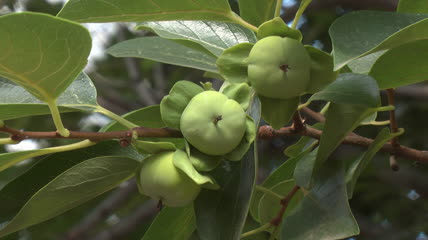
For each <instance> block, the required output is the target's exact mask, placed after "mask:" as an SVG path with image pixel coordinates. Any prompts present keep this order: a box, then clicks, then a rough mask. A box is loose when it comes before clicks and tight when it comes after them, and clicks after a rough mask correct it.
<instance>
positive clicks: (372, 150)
mask: <svg viewBox="0 0 428 240" xmlns="http://www.w3.org/2000/svg"><path fill="white" fill-rule="evenodd" d="M391 138H392V135H391V133H390V132H389V129H388V128H384V129H382V130H381V131H380V132H379V133H378V135H377V136H376V138H375V139H374V141H373V143H372V144H370V146H369V147H368V149H367V151H366V152H365V153H363V154H362V155H361V156H360V157H358V158H357V159H356V160H355V161H354V162H353V163H352V165H351V166H350V167H349V168H348V169H347V171H346V186H347V192H348V197H349V198H352V196H353V194H354V189H355V184H356V183H357V180H358V178H359V177H360V175H361V173H362V172H363V170H364V169H365V168H366V167H367V165H368V164H369V163H370V161H371V160H372V158H373V157H374V156H375V154H376V153H377V152H378V151H379V150H380V149H381V148H382V147H383V145H384V144H385V143H386V142H388V141H389V140H390V139H391Z"/></svg>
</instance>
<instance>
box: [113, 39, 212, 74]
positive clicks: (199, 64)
mask: <svg viewBox="0 0 428 240" xmlns="http://www.w3.org/2000/svg"><path fill="white" fill-rule="evenodd" d="M107 53H108V54H110V55H112V56H114V57H137V58H147V59H151V60H155V61H158V62H163V63H168V64H174V65H178V66H184V67H190V68H196V69H201V70H204V71H208V72H217V66H216V65H215V61H216V58H215V57H214V56H213V55H210V54H206V53H203V52H200V51H197V50H195V49H193V48H190V47H186V46H184V45H182V44H179V43H176V42H174V41H171V40H168V39H163V38H160V37H143V38H135V39H131V40H127V41H123V42H120V43H118V44H116V45H114V46H112V47H110V48H109V49H107Z"/></svg>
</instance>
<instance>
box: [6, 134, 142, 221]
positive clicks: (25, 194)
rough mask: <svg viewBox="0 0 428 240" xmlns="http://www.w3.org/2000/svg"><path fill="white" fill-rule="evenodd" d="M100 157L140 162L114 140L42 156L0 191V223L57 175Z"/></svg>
mask: <svg viewBox="0 0 428 240" xmlns="http://www.w3.org/2000/svg"><path fill="white" fill-rule="evenodd" d="M103 155H110V156H111V155H114V156H123V157H131V158H134V159H138V160H141V159H142V156H141V155H140V154H139V153H138V152H137V151H135V149H133V148H130V147H129V148H123V147H121V146H120V145H119V143H118V142H117V141H103V142H100V143H98V144H97V145H94V146H91V147H88V148H83V149H78V150H73V151H68V152H62V153H55V154H51V155H49V156H46V157H43V158H41V159H40V161H39V162H38V163H37V164H36V165H35V166H34V167H32V168H31V169H30V170H28V171H26V172H25V173H24V174H22V175H20V176H19V177H17V178H15V179H14V180H13V181H11V182H10V183H8V184H7V185H6V186H5V187H3V188H2V189H1V190H0V212H1V213H2V214H0V222H5V221H8V220H10V219H12V218H13V216H15V215H16V213H17V212H18V211H19V209H21V208H22V206H23V205H24V204H25V203H26V202H27V201H28V200H29V199H30V198H31V196H32V195H34V194H35V193H36V192H37V191H38V190H39V189H40V188H42V187H43V186H44V185H46V184H48V183H49V182H50V181H52V180H53V179H54V178H55V177H56V176H58V175H59V174H60V173H62V172H64V171H65V170H67V169H69V168H71V167H73V166H75V165H76V164H79V163H80V162H82V161H84V160H87V159H90V158H95V157H99V156H103ZM16 189H20V190H19V191H16Z"/></svg>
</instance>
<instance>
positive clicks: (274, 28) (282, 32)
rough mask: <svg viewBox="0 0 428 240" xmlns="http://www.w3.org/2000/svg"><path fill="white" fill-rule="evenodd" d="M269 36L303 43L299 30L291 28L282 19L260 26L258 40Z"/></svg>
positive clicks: (275, 19)
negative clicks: (287, 38)
mask: <svg viewBox="0 0 428 240" xmlns="http://www.w3.org/2000/svg"><path fill="white" fill-rule="evenodd" d="M269 36H280V37H289V38H293V39H296V40H297V41H302V38H303V36H302V33H301V32H300V31H299V30H297V29H293V28H290V27H289V26H288V25H287V24H286V23H285V22H284V21H283V20H282V18H280V17H276V18H274V19H272V20H270V21H267V22H264V23H263V24H262V25H260V27H259V30H258V31H257V38H258V39H259V40H260V39H262V38H265V37H269Z"/></svg>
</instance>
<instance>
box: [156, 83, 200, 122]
mask: <svg viewBox="0 0 428 240" xmlns="http://www.w3.org/2000/svg"><path fill="white" fill-rule="evenodd" d="M203 91H204V89H202V88H201V87H200V86H198V85H196V84H194V83H192V82H189V81H178V82H176V83H175V84H174V86H173V87H172V88H171V90H170V91H169V95H167V96H165V97H164V98H163V99H162V101H161V104H160V112H161V115H162V120H163V122H164V123H165V124H166V126H168V127H170V128H175V129H180V119H181V114H182V113H183V111H184V109H185V108H186V107H187V104H188V103H189V102H190V100H192V98H193V97H194V96H195V95H196V94H198V93H201V92H203Z"/></svg>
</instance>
